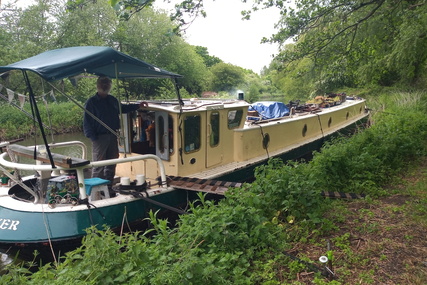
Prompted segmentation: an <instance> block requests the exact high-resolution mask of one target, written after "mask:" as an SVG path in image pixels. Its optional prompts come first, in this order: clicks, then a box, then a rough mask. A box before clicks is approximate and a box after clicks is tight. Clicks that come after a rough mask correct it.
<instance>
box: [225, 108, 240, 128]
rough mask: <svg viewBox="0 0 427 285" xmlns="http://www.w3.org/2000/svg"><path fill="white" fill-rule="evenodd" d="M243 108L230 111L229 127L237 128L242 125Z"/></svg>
mask: <svg viewBox="0 0 427 285" xmlns="http://www.w3.org/2000/svg"><path fill="white" fill-rule="evenodd" d="M242 117H243V110H242V109H239V110H232V111H229V112H228V128H229V129H235V128H237V127H238V126H240V122H241V121H242Z"/></svg>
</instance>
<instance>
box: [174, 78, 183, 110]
mask: <svg viewBox="0 0 427 285" xmlns="http://www.w3.org/2000/svg"><path fill="white" fill-rule="evenodd" d="M173 79H174V80H173V82H174V85H175V90H176V95H177V97H178V102H179V105H180V106H184V101H182V98H181V93H180V92H179V88H178V81H177V80H176V77H173Z"/></svg>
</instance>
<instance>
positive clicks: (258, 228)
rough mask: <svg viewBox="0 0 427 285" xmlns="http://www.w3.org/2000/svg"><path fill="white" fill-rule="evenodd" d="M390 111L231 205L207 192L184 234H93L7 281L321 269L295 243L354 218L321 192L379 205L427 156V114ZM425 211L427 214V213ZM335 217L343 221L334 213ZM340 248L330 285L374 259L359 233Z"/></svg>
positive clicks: (264, 177) (134, 280)
mask: <svg viewBox="0 0 427 285" xmlns="http://www.w3.org/2000/svg"><path fill="white" fill-rule="evenodd" d="M387 103H388V102H387ZM381 104H382V105H381V106H384V105H386V104H385V103H381ZM389 109H393V111H392V112H391V113H390V112H380V113H377V114H376V115H375V117H374V118H373V119H374V121H375V124H374V125H373V126H371V128H369V129H367V130H364V131H361V132H359V133H358V134H356V135H354V136H352V137H341V138H338V139H336V140H335V141H333V142H331V143H328V144H327V145H326V146H325V147H324V148H323V149H322V151H321V152H318V153H316V154H315V155H314V158H313V160H312V161H310V162H308V163H297V162H293V163H284V162H282V161H279V160H277V159H271V160H270V161H269V162H268V164H266V165H264V166H261V167H259V168H258V169H257V170H256V172H255V176H256V180H255V181H254V182H253V183H252V184H246V185H244V187H242V188H240V189H233V190H231V191H228V192H227V193H226V199H222V200H221V201H219V202H218V203H214V202H212V201H208V200H205V197H204V196H203V195H200V196H199V201H198V203H197V205H198V206H196V204H191V205H190V214H187V215H183V216H182V217H181V218H180V220H179V222H178V226H177V227H175V228H170V227H169V225H168V223H167V221H165V220H159V219H157V218H156V217H155V215H154V214H153V213H152V216H151V218H150V221H151V223H152V226H153V228H152V230H151V232H150V237H148V236H147V235H146V234H141V233H129V234H124V235H122V236H118V235H116V234H114V233H112V232H111V231H109V230H108V229H107V230H105V231H99V230H96V229H89V230H88V235H87V236H86V237H85V239H84V240H83V244H82V246H81V247H80V248H78V249H76V250H74V251H72V252H69V253H67V254H66V256H65V257H64V259H63V260H62V261H61V262H60V263H58V264H53V263H52V264H46V265H44V266H42V267H40V268H39V270H38V271H37V272H36V273H34V274H30V273H29V272H28V271H26V270H25V268H24V267H23V266H19V265H12V266H10V267H9V268H8V270H9V271H8V274H5V275H2V276H1V277H0V282H1V283H2V284H6V283H7V284H44V282H47V280H48V282H49V284H270V285H274V284H287V283H291V282H293V280H294V279H295V274H299V272H301V271H304V270H305V269H306V267H307V266H306V263H312V264H313V265H315V266H317V267H318V268H320V267H321V265H320V264H319V263H318V262H316V261H315V260H316V259H313V257H312V256H310V254H309V252H307V254H306V255H304V254H302V255H301V254H300V255H298V253H297V252H296V251H295V246H296V245H299V246H301V247H302V248H303V247H304V246H303V245H307V244H311V245H316V246H319V240H320V241H321V243H325V241H324V240H322V237H323V236H325V235H326V234H330V233H333V232H335V231H337V230H339V227H338V226H337V224H339V223H340V222H343V219H340V216H341V217H342V216H344V215H346V213H347V211H346V206H345V205H344V204H342V202H335V201H334V202H332V201H330V200H328V199H324V198H322V197H321V195H320V193H321V192H322V191H338V192H354V193H360V194H366V195H367V196H368V198H367V200H366V201H373V200H372V199H376V198H377V197H381V196H384V195H387V194H390V193H388V191H389V190H386V189H387V188H385V187H384V186H386V185H387V184H389V183H390V181H391V180H392V179H393V178H392V177H393V176H395V175H396V174H397V173H401V172H403V171H405V169H406V168H407V166H409V165H411V163H412V164H414V163H417V161H418V159H419V158H421V157H425V155H426V141H427V118H426V116H425V113H424V112H425V109H424V110H420V109H417V108H406V105H404V106H396V105H395V104H394V105H393V107H390V108H389ZM414 191H416V189H415V190H414ZM424 199H425V198H424ZM423 201H424V202H425V200H423ZM416 209H417V213H418V214H419V215H424V216H425V209H424V208H423V207H421V206H419V207H416ZM330 211H335V215H326V213H328V212H330ZM362 218H363V219H364V220H365V224H363V223H362V224H360V225H358V227H359V228H358V230H361V231H364V232H365V233H377V231H378V228H377V227H376V224H375V223H372V219H373V218H374V217H373V216H372V213H371V212H369V210H365V211H364V212H363V213H362V212H361V213H360V219H361V220H362ZM370 219H371V220H370ZM420 219H421V218H420ZM364 225H365V226H364ZM332 242H333V243H334V244H335V245H336V246H337V248H338V249H339V251H340V252H342V253H343V254H345V256H346V258H342V257H341V258H340V259H339V260H338V261H337V262H339V264H341V265H342V266H343V268H341V269H339V272H340V274H341V278H342V279H341V280H335V281H332V282H330V283H331V284H342V283H341V281H343V282H344V281H345V278H348V277H349V276H351V274H352V273H351V271H350V270H346V267H345V264H344V263H345V262H347V263H351V264H357V266H359V265H360V264H362V265H363V264H368V263H369V262H370V261H369V260H366V257H360V256H358V255H355V253H354V252H352V249H351V247H350V246H351V242H352V236H351V235H349V234H348V233H342V234H341V235H338V236H335V237H334V238H333V239H332ZM322 246H323V245H322ZM319 247H320V246H319ZM321 253H322V252H319V254H321ZM316 254H317V253H316ZM323 254H326V250H325V251H324V252H323ZM330 254H331V255H332V253H331V252H330ZM297 255H298V256H299V257H296V256H297ZM292 257H293V258H292ZM316 258H318V256H317V257H316ZM380 258H382V259H384V258H385V257H380ZM337 259H338V258H337ZM304 260H305V261H306V263H304ZM314 268H316V267H314ZM363 274H365V275H363V276H362V275H360V276H359V277H360V280H362V281H363V282H367V283H371V282H372V281H371V280H373V279H372V275H371V273H363ZM311 280H312V282H313V283H314V284H326V283H328V281H327V279H325V278H324V276H322V275H321V271H320V270H319V271H318V272H315V273H314V274H313V276H312V279H311ZM294 284H301V283H298V282H296V283H294ZM343 284H345V282H344V283H343ZM364 284H366V283H364Z"/></svg>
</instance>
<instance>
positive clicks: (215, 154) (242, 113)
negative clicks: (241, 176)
mask: <svg viewBox="0 0 427 285" xmlns="http://www.w3.org/2000/svg"><path fill="white" fill-rule="evenodd" d="M310 106H311V107H310ZM318 106H319V105H318V104H316V105H304V108H305V109H304V108H302V109H301V108H300V109H299V108H298V107H297V106H292V105H284V104H283V103H279V102H258V103H254V104H252V105H251V104H249V103H247V102H246V101H243V100H234V99H232V100H223V99H221V100H220V99H218V100H212V99H210V100H204V99H188V100H184V104H183V105H180V104H179V103H178V101H153V102H148V106H147V107H144V108H142V109H139V110H138V111H135V112H133V113H129V114H123V119H122V121H123V125H124V126H125V127H124V128H123V132H122V136H123V137H125V138H126V139H125V140H124V141H123V142H122V144H121V156H123V157H126V156H133V155H139V154H155V155H157V156H158V157H160V158H161V159H162V160H163V164H164V166H165V170H166V173H167V174H168V175H169V176H182V177H197V178H202V179H214V178H218V177H221V176H223V175H225V174H227V173H231V172H233V171H235V170H236V169H241V168H245V167H246V166H248V165H251V164H257V163H259V162H260V161H265V160H266V159H268V158H269V157H272V156H280V155H281V154H283V153H286V152H289V151H290V150H292V149H297V148H299V147H301V146H303V145H306V144H307V143H310V142H314V141H318V140H319V139H321V138H323V137H325V136H327V135H330V134H332V133H334V132H336V131H338V130H340V129H342V128H343V127H345V126H348V125H350V124H352V123H354V122H357V121H358V120H360V119H362V118H364V117H366V116H367V115H366V110H365V101H364V100H358V99H356V100H345V98H344V99H343V98H341V99H338V100H337V101H336V102H335V103H334V106H333V107H332V106H327V108H319V107H318ZM311 151H312V149H311V150H308V152H311ZM150 163H152V162H150V161H148V162H147V161H135V162H131V163H127V164H121V165H118V168H117V175H118V176H122V174H125V173H126V174H127V175H129V173H131V179H135V176H136V175H138V174H144V175H146V176H147V178H149V179H150V178H151V179H152V180H153V179H155V178H156V177H157V176H158V174H157V173H156V171H157V170H156V167H153V166H151V165H150Z"/></svg>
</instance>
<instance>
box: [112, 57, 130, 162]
mask: <svg viewBox="0 0 427 285" xmlns="http://www.w3.org/2000/svg"><path fill="white" fill-rule="evenodd" d="M114 69H115V70H114V71H115V74H116V96H117V101H118V103H119V118H120V130H121V131H119V132H118V133H117V138H118V139H119V145H123V146H124V148H123V156H124V157H126V146H125V138H124V137H123V136H122V133H124V124H123V118H122V115H123V112H122V102H121V99H120V86H119V68H118V64H117V62H115V63H114ZM129 151H130V150H129Z"/></svg>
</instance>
